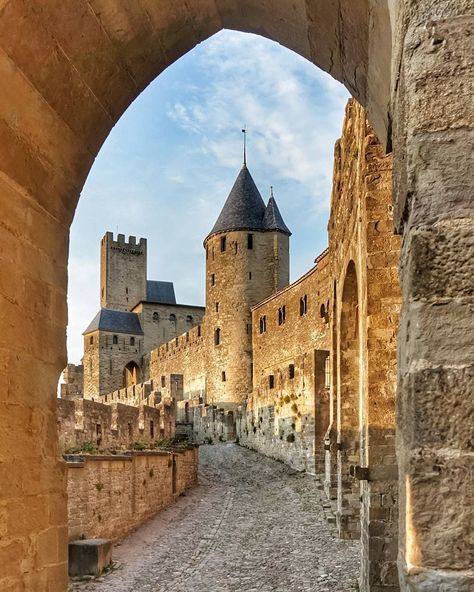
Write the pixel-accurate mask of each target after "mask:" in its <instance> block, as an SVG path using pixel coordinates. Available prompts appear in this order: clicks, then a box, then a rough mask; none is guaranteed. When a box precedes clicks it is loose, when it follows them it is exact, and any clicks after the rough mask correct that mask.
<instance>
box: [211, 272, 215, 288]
mask: <svg viewBox="0 0 474 592" xmlns="http://www.w3.org/2000/svg"><path fill="white" fill-rule="evenodd" d="M215 285H216V274H215V273H213V274H212V275H211V286H215Z"/></svg>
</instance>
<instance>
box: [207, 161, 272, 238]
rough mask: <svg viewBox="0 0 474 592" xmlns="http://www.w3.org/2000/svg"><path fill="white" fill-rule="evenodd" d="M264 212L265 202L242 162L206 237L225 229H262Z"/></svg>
mask: <svg viewBox="0 0 474 592" xmlns="http://www.w3.org/2000/svg"><path fill="white" fill-rule="evenodd" d="M264 213H265V202H264V201H263V199H262V196H261V195H260V193H259V191H258V189H257V186H256V185H255V182H254V180H253V179H252V175H251V174H250V172H249V170H248V168H247V166H246V165H245V164H244V165H243V167H242V168H241V169H240V173H239V174H238V176H237V179H236V180H235V183H234V186H233V187H232V189H231V192H230V193H229V197H228V198H227V201H226V202H225V204H224V207H223V208H222V211H221V213H220V215H219V217H218V218H217V222H216V223H215V224H214V227H213V229H212V230H211V232H210V233H209V235H208V237H207V238H209V237H210V236H211V235H213V234H215V233H216V232H224V231H226V230H244V229H245V230H264V228H263V215H264Z"/></svg>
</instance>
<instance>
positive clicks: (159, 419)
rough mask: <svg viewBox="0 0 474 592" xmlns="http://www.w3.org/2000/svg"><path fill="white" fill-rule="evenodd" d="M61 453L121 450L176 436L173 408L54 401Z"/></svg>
mask: <svg viewBox="0 0 474 592" xmlns="http://www.w3.org/2000/svg"><path fill="white" fill-rule="evenodd" d="M57 413H58V415H57V417H58V420H57V429H58V438H59V448H60V452H61V453H67V452H71V451H74V450H83V449H85V448H86V449H89V450H97V451H105V450H120V449H128V448H129V447H130V446H132V445H134V444H135V443H140V444H145V445H150V444H153V443H154V442H156V441H157V440H160V439H162V438H173V437H174V434H175V413H174V406H173V405H171V404H169V403H163V404H161V405H160V406H159V407H157V408H155V407H149V406H147V405H140V406H138V407H132V406H129V405H123V404H121V403H113V404H110V405H104V404H102V403H95V402H93V401H88V400H87V399H77V400H74V401H68V400H63V399H58V400H57Z"/></svg>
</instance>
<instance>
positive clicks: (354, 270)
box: [326, 100, 401, 592]
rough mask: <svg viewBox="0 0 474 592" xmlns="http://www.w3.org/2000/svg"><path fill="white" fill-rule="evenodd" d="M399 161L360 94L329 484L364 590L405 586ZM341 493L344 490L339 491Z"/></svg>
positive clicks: (338, 241)
mask: <svg viewBox="0 0 474 592" xmlns="http://www.w3.org/2000/svg"><path fill="white" fill-rule="evenodd" d="M391 172H392V159H391V156H390V155H386V154H385V153H384V150H383V148H382V147H381V146H380V143H379V142H378V140H377V138H376V136H375V135H374V133H373V130H372V129H371V128H370V126H369V124H368V122H367V119H366V114H365V111H364V110H363V109H362V107H361V106H360V105H358V104H357V103H356V102H355V101H353V100H351V101H349V103H348V106H347V109H346V118H345V121H344V126H343V134H342V137H341V139H340V140H339V141H338V143H337V145H336V148H335V162H334V181H333V194H332V203H331V217H330V222H329V252H330V274H331V278H332V282H333V289H332V293H331V299H330V307H329V308H330V311H331V314H330V335H331V347H330V349H331V359H332V369H333V372H332V376H331V402H330V403H331V404H330V411H331V414H330V416H331V428H330V430H329V431H328V439H327V447H328V448H329V450H327V453H326V461H327V462H326V491H327V493H328V494H329V496H330V497H333V496H334V495H337V520H338V528H339V533H340V536H342V537H344V538H357V537H359V536H360V537H361V543H362V561H361V579H360V582H361V589H363V590H367V591H377V592H379V591H386V592H392V591H395V590H397V589H398V580H397V572H396V555H397V519H398V495H397V467H396V459H395V441H394V432H395V385H396V380H395V372H396V338H397V333H398V324H399V313H400V301H401V299H400V287H399V282H398V259H399V252H400V239H399V237H397V236H394V233H393V211H392V192H391ZM336 492H337V493H336Z"/></svg>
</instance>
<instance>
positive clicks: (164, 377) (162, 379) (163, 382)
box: [161, 376, 166, 388]
mask: <svg viewBox="0 0 474 592" xmlns="http://www.w3.org/2000/svg"><path fill="white" fill-rule="evenodd" d="M165 386H166V376H162V377H161V388H164V387H165Z"/></svg>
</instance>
